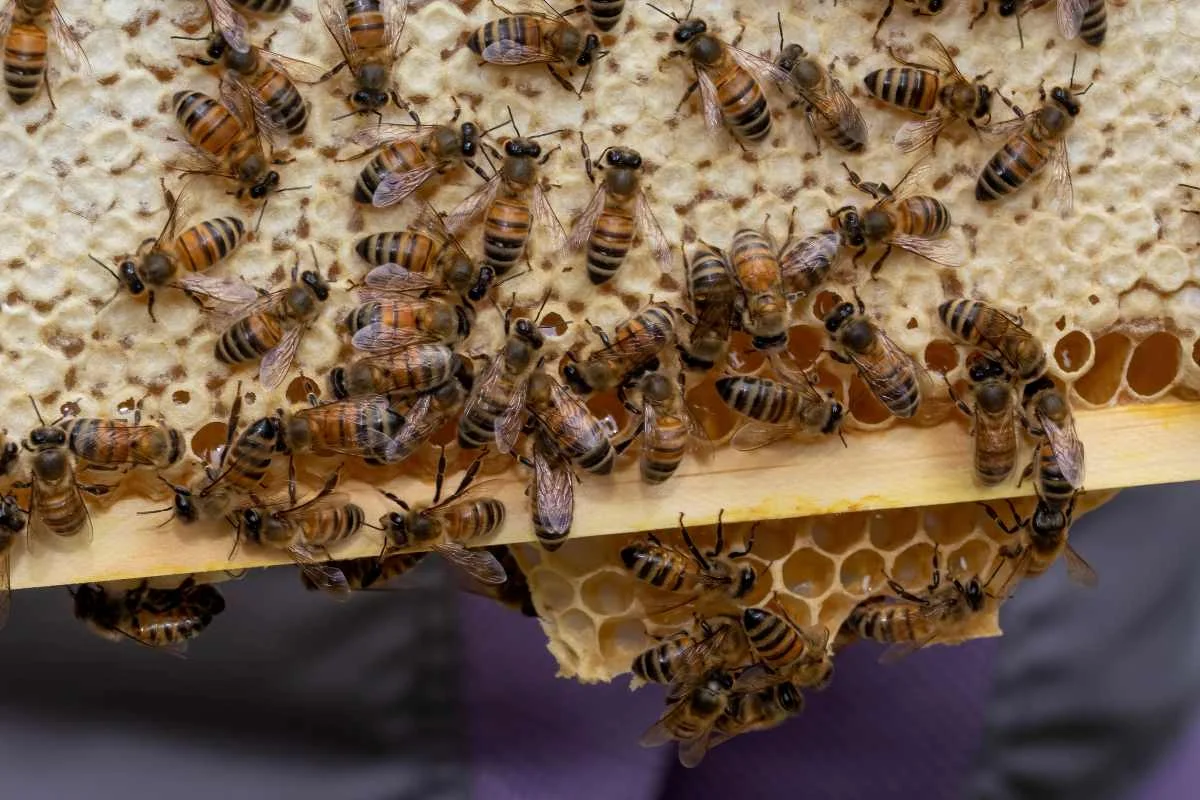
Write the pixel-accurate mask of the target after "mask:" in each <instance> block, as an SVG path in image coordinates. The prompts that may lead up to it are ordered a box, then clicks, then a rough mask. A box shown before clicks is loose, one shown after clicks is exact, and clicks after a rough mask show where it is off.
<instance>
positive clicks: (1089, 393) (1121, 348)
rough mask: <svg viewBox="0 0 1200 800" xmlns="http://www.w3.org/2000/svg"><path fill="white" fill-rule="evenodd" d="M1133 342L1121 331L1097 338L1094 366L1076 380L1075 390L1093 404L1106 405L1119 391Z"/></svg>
mask: <svg viewBox="0 0 1200 800" xmlns="http://www.w3.org/2000/svg"><path fill="white" fill-rule="evenodd" d="M1131 348H1132V344H1131V343H1130V341H1129V339H1128V338H1126V337H1125V336H1124V335H1123V334H1120V333H1109V334H1106V335H1104V336H1101V337H1100V338H1099V339H1097V340H1096V356H1095V359H1094V360H1093V362H1092V368H1091V369H1089V370H1088V371H1087V372H1086V373H1084V374H1083V375H1082V376H1080V378H1079V379H1078V380H1077V381H1075V391H1076V392H1078V394H1079V396H1080V397H1082V398H1083V399H1084V400H1085V401H1087V402H1088V403H1091V404H1092V405H1096V406H1099V405H1104V404H1105V403H1107V402H1108V401H1109V400H1112V399H1113V396H1114V395H1115V394H1116V393H1117V389H1119V388H1120V387H1121V381H1122V380H1123V379H1124V377H1125V362H1126V360H1127V359H1128V358H1129V351H1130V349H1131Z"/></svg>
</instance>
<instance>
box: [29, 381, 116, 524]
mask: <svg viewBox="0 0 1200 800" xmlns="http://www.w3.org/2000/svg"><path fill="white" fill-rule="evenodd" d="M29 402H31V403H33V411H34V413H35V414H37V418H38V423H39V424H38V427H36V428H34V429H33V430H32V431H30V433H29V438H28V439H26V440H25V441H24V442H22V445H23V446H24V447H25V449H26V450H29V451H31V452H32V453H33V465H32V476H31V484H30V485H31V487H32V496H31V502H32V508H31V510H30V513H29V530H30V533H31V534H32V535H33V536H44V535H48V534H54V535H55V536H77V535H78V534H80V533H81V532H86V534H87V537H88V539H89V540H90V539H91V537H92V518H91V516H90V515H89V514H88V510H87V504H85V503H84V502H83V491H88V492H91V493H93V494H102V493H103V492H105V491H107V489H106V488H105V487H98V486H88V485H86V484H81V483H79V482H78V481H77V480H76V478H75V466H74V464H73V463H72V461H71V451H70V449H69V448H68V447H67V432H66V431H65V430H63V429H62V428H60V427H58V426H57V425H47V424H46V421H45V420H43V419H42V412H41V411H40V410H39V409H38V406H37V402H36V401H35V400H34V399H33V397H30V398H29Z"/></svg>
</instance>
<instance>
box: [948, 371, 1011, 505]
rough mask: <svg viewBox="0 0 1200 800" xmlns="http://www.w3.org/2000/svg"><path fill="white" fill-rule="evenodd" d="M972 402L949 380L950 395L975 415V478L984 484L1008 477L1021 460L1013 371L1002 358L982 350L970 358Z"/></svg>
mask: <svg viewBox="0 0 1200 800" xmlns="http://www.w3.org/2000/svg"><path fill="white" fill-rule="evenodd" d="M967 377H968V379H969V380H970V384H971V397H972V399H973V400H974V402H973V404H972V405H967V404H966V403H964V402H962V401H961V400H959V399H958V397H957V396H956V395H955V394H954V390H953V388H951V387H950V385H949V383H947V385H946V386H947V389H949V391H950V398H951V399H952V400H953V401H954V403H955V405H957V406H958V407H959V409H960V410H961V411H962V412H963V413H964V414H966V415H967V416H968V417H970V418H971V420H972V423H971V427H972V438H973V440H974V444H975V479H976V480H977V481H979V482H980V483H981V484H982V485H984V486H997V485H999V484H1001V483H1004V482H1005V481H1006V480H1008V478H1009V476H1011V475H1012V472H1013V468H1014V467H1015V466H1016V463H1017V425H1016V402H1015V400H1014V396H1013V380H1012V374H1011V373H1010V372H1009V371H1008V369H1007V368H1006V367H1005V366H1004V364H1002V363H1001V362H999V361H996V360H995V359H992V358H988V357H987V356H984V355H983V354H982V353H979V352H976V353H974V354H972V356H971V358H970V359H969V360H968V361H967Z"/></svg>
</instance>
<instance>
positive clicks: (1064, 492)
mask: <svg viewBox="0 0 1200 800" xmlns="http://www.w3.org/2000/svg"><path fill="white" fill-rule="evenodd" d="M1022 400H1023V404H1024V415H1023V419H1024V421H1025V425H1026V427H1027V428H1028V429H1029V431H1030V433H1032V434H1033V435H1035V436H1039V437H1041V442H1040V443H1039V445H1038V447H1037V449H1036V450H1035V451H1034V455H1033V461H1032V462H1031V463H1030V465H1029V467H1028V468H1026V470H1025V473H1024V474H1023V475H1022V480H1024V479H1025V478H1026V477H1028V476H1029V475H1030V474H1031V473H1032V475H1033V479H1034V486H1035V487H1036V488H1037V493H1038V497H1040V498H1041V499H1042V500H1043V501H1044V502H1046V503H1048V504H1050V505H1053V506H1056V507H1062V506H1065V505H1067V504H1068V503H1069V502H1071V500H1072V499H1073V498H1074V496H1075V493H1076V492H1077V491H1078V490H1080V489H1082V488H1083V478H1084V457H1083V442H1081V441H1080V440H1079V434H1078V433H1077V432H1076V431H1075V417H1074V416H1073V415H1072V414H1071V407H1070V406H1069V405H1068V404H1067V399H1066V398H1065V397H1063V395H1062V392H1060V391H1059V390H1058V389H1057V388H1056V387H1055V385H1054V382H1053V381H1052V380H1050V378H1049V377H1047V376H1045V375H1043V376H1042V377H1040V378H1038V379H1037V380H1035V381H1031V382H1030V383H1028V384H1026V385H1025V389H1024V392H1023V397H1022Z"/></svg>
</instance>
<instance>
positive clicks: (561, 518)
mask: <svg viewBox="0 0 1200 800" xmlns="http://www.w3.org/2000/svg"><path fill="white" fill-rule="evenodd" d="M575 480H576V478H575V473H574V472H573V471H572V470H571V465H570V464H569V463H568V462H567V460H566V459H565V458H563V456H562V454H561V453H559V452H558V448H556V447H555V446H554V443H553V442H550V441H548V440H547V437H546V434H545V433H542V432H539V433H538V434H537V436H536V437H535V439H534V445H533V503H534V505H535V506H536V509H537V516H538V519H539V521H540V524H541V526H542V528H543V529H544V530H545V531H546V532H548V533H551V534H554V535H558V536H565V535H567V533H568V532H569V531H570V530H571V525H572V523H573V522H574V520H575Z"/></svg>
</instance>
